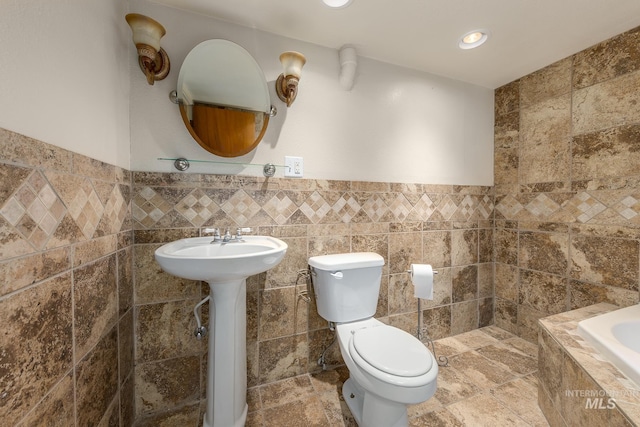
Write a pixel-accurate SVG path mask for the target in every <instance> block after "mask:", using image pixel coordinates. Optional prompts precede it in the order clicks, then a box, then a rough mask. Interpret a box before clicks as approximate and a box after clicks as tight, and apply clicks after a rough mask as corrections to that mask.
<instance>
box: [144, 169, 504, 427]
mask: <svg viewBox="0 0 640 427" xmlns="http://www.w3.org/2000/svg"><path fill="white" fill-rule="evenodd" d="M133 176H134V178H133V182H134V183H133V197H132V199H133V202H132V216H133V222H134V226H133V227H134V230H135V231H134V232H135V245H134V277H135V286H134V288H135V304H136V319H135V324H136V342H135V345H136V352H135V353H136V356H135V357H136V411H137V415H138V416H139V417H140V419H141V420H144V419H145V418H147V419H149V420H150V421H149V422H151V423H153V422H157V420H158V417H157V412H158V411H163V410H166V409H167V408H184V407H185V405H187V406H191V407H192V408H193V411H196V410H197V407H198V402H199V399H201V398H204V393H205V386H204V376H205V374H206V366H205V361H206V357H205V351H206V348H205V346H206V342H205V341H203V342H198V341H196V340H195V338H194V337H193V330H194V328H195V320H194V317H193V313H192V310H193V307H194V306H195V305H196V304H197V303H198V301H199V300H200V299H201V298H204V297H205V296H206V295H207V293H208V288H207V287H206V286H203V285H201V284H200V283H195V282H191V281H188V280H181V279H179V278H176V277H172V276H170V275H168V274H166V273H164V272H162V271H161V270H160V268H159V267H158V265H157V263H156V262H155V260H154V259H153V252H154V251H155V249H156V248H158V247H159V246H160V245H161V244H162V243H164V242H168V241H172V240H175V239H177V238H180V237H188V236H197V235H199V233H200V230H202V229H203V228H204V227H211V226H216V227H221V228H226V227H229V228H230V229H231V230H232V232H233V231H234V230H235V228H236V227H239V226H242V227H252V228H253V229H254V231H255V232H256V233H259V234H268V235H272V236H276V237H279V238H281V239H283V240H284V241H285V242H287V244H288V245H289V250H288V252H287V255H286V257H285V259H284V260H283V262H282V263H281V264H280V265H278V266H277V267H276V268H274V269H273V270H270V271H269V272H267V273H265V274H262V275H258V276H254V277H251V278H250V279H249V280H248V295H247V304H248V307H247V310H248V331H247V353H248V385H249V386H250V387H251V386H256V385H261V384H266V383H270V382H273V381H276V380H280V379H283V378H289V377H292V376H295V375H299V374H303V373H306V372H317V371H318V370H319V367H318V366H317V363H316V362H317V360H318V358H319V357H320V354H321V352H322V350H323V349H324V348H325V347H326V346H327V345H328V344H329V343H330V341H331V339H332V334H331V332H330V331H329V330H328V329H327V324H326V321H324V320H322V319H321V318H320V317H319V316H318V315H317V314H316V309H315V307H314V305H313V298H311V300H310V301H309V302H307V301H306V300H305V297H306V295H307V292H309V291H310V290H309V288H308V286H307V281H306V279H305V277H301V276H300V272H302V273H304V272H305V271H306V269H307V259H308V257H310V256H314V255H321V254H331V253H340V252H356V251H373V252H377V253H379V254H381V255H382V256H383V257H384V259H385V263H386V264H385V267H384V275H383V280H382V287H381V291H380V298H379V307H378V312H377V317H379V318H381V319H384V320H385V321H387V322H388V323H390V324H392V325H395V326H398V327H400V328H402V329H405V330H407V331H410V332H412V333H415V330H416V327H417V319H418V317H417V299H415V298H414V297H413V289H412V285H411V283H410V280H409V275H408V274H407V273H406V270H407V269H408V268H409V266H410V264H411V263H421V262H425V263H430V264H432V265H433V266H434V267H436V268H437V269H438V270H439V274H438V275H437V276H436V291H435V299H434V301H429V302H425V304H424V306H423V307H424V320H425V324H426V325H427V326H428V327H429V331H430V333H431V335H432V336H433V337H434V338H442V337H447V336H450V335H454V334H458V333H461V332H466V331H469V330H472V329H476V328H478V327H480V326H486V325H489V324H491V323H492V322H493V298H492V295H493V264H492V240H493V232H492V225H493V224H492V221H491V217H492V215H493V195H492V189H491V188H490V187H477V186H468V187H467V186H465V187H454V186H444V185H443V186H432V185H421V184H415V185H407V184H391V183H372V182H347V181H321V180H306V179H302V180H294V179H281V178H268V179H267V178H255V177H239V176H222V175H207V174H178V173H176V174H161V173H145V172H134V174H133ZM327 362H328V363H329V364H332V363H340V362H341V360H340V356H339V349H338V348H337V347H336V348H334V349H333V351H332V352H331V353H329V357H328V358H327ZM185 378H188V379H189V380H188V381H185ZM185 384H188V386H186V385H185ZM167 416H172V414H171V411H169V413H168V414H167Z"/></svg>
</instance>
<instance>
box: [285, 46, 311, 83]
mask: <svg viewBox="0 0 640 427" xmlns="http://www.w3.org/2000/svg"><path fill="white" fill-rule="evenodd" d="M306 62H307V58H305V57H304V55H303V54H301V53H299V52H284V53H283V54H281V55H280V63H281V64H282V68H283V70H284V73H283V74H284V75H285V76H287V77H288V76H293V77H296V78H297V79H300V76H301V75H302V67H303V66H304V64H305V63H306Z"/></svg>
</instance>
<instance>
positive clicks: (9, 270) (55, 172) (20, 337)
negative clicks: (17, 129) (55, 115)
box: [0, 129, 134, 426]
mask: <svg viewBox="0 0 640 427" xmlns="http://www.w3.org/2000/svg"><path fill="white" fill-rule="evenodd" d="M0 147H1V149H0V325H2V329H1V330H2V333H0V420H2V422H1V424H2V425H7V426H13V425H20V426H33V425H64V426H69V425H79V426H80V425H81V426H87V425H105V426H106V425H110V426H112V425H116V426H117V425H122V426H129V425H131V424H132V422H133V418H134V410H133V392H134V387H133V280H132V268H131V267H132V264H131V254H132V251H133V247H132V243H133V233H132V231H131V224H132V222H131V216H130V194H131V176H130V175H131V174H130V172H128V171H125V170H123V169H120V168H117V167H114V166H111V165H107V164H105V163H101V162H97V161H94V160H91V159H89V158H87V157H84V156H81V155H78V154H75V153H72V152H70V151H67V150H64V149H61V148H58V147H55V146H52V145H49V144H45V143H43V142H40V141H36V140H33V139H30V138H27V137H24V136H21V135H18V134H15V133H12V132H9V131H7V130H3V129H0Z"/></svg>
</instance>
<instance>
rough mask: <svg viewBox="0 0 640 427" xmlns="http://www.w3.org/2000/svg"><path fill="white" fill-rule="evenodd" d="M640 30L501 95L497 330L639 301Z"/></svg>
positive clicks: (527, 328)
mask: <svg viewBox="0 0 640 427" xmlns="http://www.w3.org/2000/svg"><path fill="white" fill-rule="evenodd" d="M639 46H640V28H636V29H634V30H632V31H629V32H627V33H624V34H621V35H619V36H617V37H614V38H612V39H610V40H607V41H605V42H602V43H600V44H598V45H595V46H593V47H592V48H589V49H586V50H584V51H582V52H579V53H577V54H575V55H573V56H571V57H568V58H566V59H563V60H561V61H558V62H556V63H554V64H551V65H550V66H548V67H546V68H543V69H541V70H539V71H537V72H535V73H532V74H529V75H527V76H525V77H522V78H520V79H518V80H516V81H514V82H512V83H509V84H507V85H505V86H503V87H501V88H498V89H497V90H496V96H495V100H496V102H495V114H496V119H495V120H496V124H495V194H496V199H495V201H496V206H495V219H496V223H495V225H496V227H495V230H494V237H495V256H496V258H495V261H496V263H495V297H496V300H495V304H496V311H495V321H496V325H497V326H500V327H502V328H504V329H506V330H508V331H511V332H514V333H517V334H518V335H520V336H522V337H524V338H527V339H529V340H530V341H535V340H536V335H537V326H536V321H537V319H539V318H541V317H545V316H547V315H551V314H556V313H559V312H563V311H567V310H571V309H575V308H579V307H584V306H588V305H591V304H594V303H597V302H610V303H613V304H617V305H621V306H627V305H630V304H634V303H637V302H638V298H639V291H638V280H639V275H640V273H639V270H640V269H639V265H638V259H639V256H640V253H639V243H640V108H638V105H640V48H639Z"/></svg>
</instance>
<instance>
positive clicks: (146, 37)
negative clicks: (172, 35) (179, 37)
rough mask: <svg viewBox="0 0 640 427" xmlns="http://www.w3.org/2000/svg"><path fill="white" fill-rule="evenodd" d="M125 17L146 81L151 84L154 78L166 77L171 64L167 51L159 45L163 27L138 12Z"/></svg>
mask: <svg viewBox="0 0 640 427" xmlns="http://www.w3.org/2000/svg"><path fill="white" fill-rule="evenodd" d="M125 19H126V20H127V23H128V24H129V26H130V27H131V31H133V43H134V44H135V45H136V49H138V63H139V64H140V68H141V69H142V72H143V73H144V75H145V76H147V83H149V84H150V85H152V84H153V82H155V81H156V80H162V79H164V78H165V77H167V76H168V75H169V69H170V68H171V64H170V63H169V56H168V55H167V52H165V51H164V49H162V48H161V47H160V39H161V38H162V36H164V35H165V34H166V31H165V29H164V27H163V26H162V25H160V23H158V22H157V21H155V20H153V19H151V18H149V17H147V16H144V15H140V14H138V13H129V14H128V15H127V16H125Z"/></svg>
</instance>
